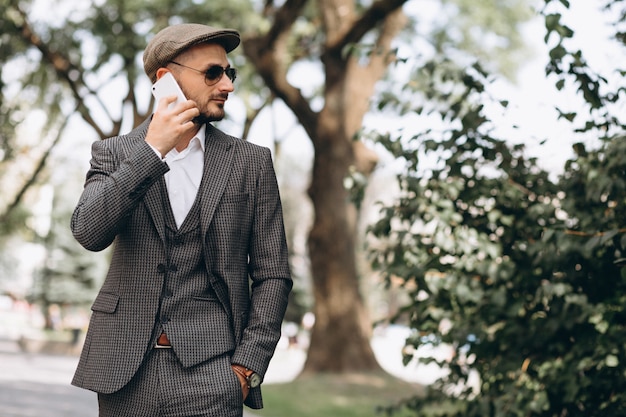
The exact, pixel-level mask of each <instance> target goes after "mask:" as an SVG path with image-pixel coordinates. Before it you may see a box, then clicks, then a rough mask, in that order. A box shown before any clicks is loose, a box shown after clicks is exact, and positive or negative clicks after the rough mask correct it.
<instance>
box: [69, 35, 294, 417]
mask: <svg viewBox="0 0 626 417" xmlns="http://www.w3.org/2000/svg"><path fill="white" fill-rule="evenodd" d="M239 42H240V38H239V34H238V33H237V32H236V31H234V30H230V29H225V30H223V29H215V28H212V27H209V26H205V25H199V24H181V25H175V26H170V27H168V28H166V29H164V30H162V31H161V32H159V33H158V34H157V35H156V36H154V38H153V39H152V40H151V41H150V42H149V44H148V46H147V47H146V50H145V52H144V56H143V60H144V69H145V71H146V74H147V75H148V77H150V79H151V80H152V82H155V81H156V80H157V79H160V78H161V77H163V75H164V74H166V73H168V72H171V73H172V75H173V76H174V78H175V79H176V80H177V81H178V84H179V85H180V87H181V89H182V91H183V93H184V94H185V96H186V98H187V99H188V100H187V101H182V102H179V103H176V104H173V103H174V102H175V101H176V97H175V96H172V97H166V98H164V99H162V100H160V101H159V103H158V104H157V107H156V110H155V112H154V114H153V115H152V117H151V118H150V119H149V120H146V121H145V122H144V123H142V124H141V125H140V126H138V127H137V128H135V129H134V130H132V131H131V132H130V133H128V134H126V135H122V136H117V137H113V138H109V139H107V140H104V141H98V142H96V143H94V144H93V147H92V160H91V168H90V169H89V172H88V173H87V179H86V182H85V188H84V190H83V194H82V196H81V198H80V200H79V202H78V205H77V207H76V209H75V211H74V214H73V216H72V224H71V227H72V232H73V234H74V236H75V238H76V239H77V240H78V241H79V242H80V243H81V244H82V245H83V246H84V247H85V248H86V249H89V250H92V251H99V250H102V249H104V248H106V247H108V246H109V245H111V244H113V253H112V259H111V264H110V268H109V272H108V274H107V276H106V279H105V281H104V284H103V286H102V288H101V289H100V292H99V294H98V296H97V297H96V299H95V301H94V303H93V306H92V308H91V309H92V316H91V320H90V325H89V330H88V332H87V336H86V340H85V345H84V348H83V351H82V354H81V357H80V362H79V364H78V368H77V370H76V374H75V375H74V379H73V381H72V384H74V385H77V386H79V387H82V388H86V389H89V390H92V391H96V392H97V393H98V404H99V410H100V416H115V417H123V416H128V417H141V416H146V417H147V416H150V417H154V416H168V417H179V416H180V417H182V416H185V417H187V416H215V417H231V416H232V417H235V416H241V415H242V412H243V403H244V401H245V404H246V405H248V406H250V407H252V408H261V407H262V406H263V404H262V399H261V390H260V387H259V384H260V382H261V380H262V379H263V376H264V374H265V371H266V370H267V367H268V363H269V361H270V359H271V357H272V355H273V353H274V349H275V347H276V344H277V342H278V339H279V337H280V327H281V322H282V319H283V316H284V313H285V309H286V305H287V296H288V294H289V291H290V290H291V284H292V282H291V277H290V273H289V267H288V259H287V246H286V242H285V233H284V227H283V218H282V209H281V203H280V197H279V193H278V186H277V183H276V177H275V173H274V169H273V165H272V160H271V155H270V152H269V150H268V149H266V148H262V147H259V146H256V145H253V144H251V143H248V142H245V141H242V140H239V139H236V138H233V137H231V136H228V135H226V134H225V133H223V132H221V131H220V130H218V129H216V128H215V127H213V126H212V125H211V124H210V123H208V122H211V121H217V120H220V119H222V118H223V117H224V103H225V102H226V100H227V99H228V94H229V93H231V92H232V91H233V90H234V87H233V81H234V79H235V70H234V69H232V68H230V66H229V63H228V59H227V55H226V54H227V53H228V52H230V51H232V50H233V49H234V48H236V47H237V46H238V45H239ZM170 105H171V106H170Z"/></svg>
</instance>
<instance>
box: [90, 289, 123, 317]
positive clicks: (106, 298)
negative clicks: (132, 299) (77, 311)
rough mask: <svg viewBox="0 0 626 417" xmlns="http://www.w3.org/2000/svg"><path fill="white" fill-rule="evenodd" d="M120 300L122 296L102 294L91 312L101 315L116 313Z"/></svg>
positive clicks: (97, 298)
mask: <svg viewBox="0 0 626 417" xmlns="http://www.w3.org/2000/svg"><path fill="white" fill-rule="evenodd" d="M119 300H120V296H119V295H117V294H111V293H107V292H101V293H100V294H98V296H97V297H96V299H95V301H94V302H93V304H92V306H91V310H92V311H98V312H100V313H109V314H111V313H115V310H116V309H117V304H118V302H119Z"/></svg>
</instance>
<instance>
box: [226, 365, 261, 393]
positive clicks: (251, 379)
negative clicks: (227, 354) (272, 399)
mask: <svg viewBox="0 0 626 417" xmlns="http://www.w3.org/2000/svg"><path fill="white" fill-rule="evenodd" d="M233 369H234V370H235V372H237V373H238V374H239V375H241V376H243V377H244V379H245V380H246V382H247V383H248V388H256V387H258V386H259V385H261V376H260V375H259V374H257V373H256V372H254V371H253V370H252V369H248V368H246V367H244V366H241V365H233Z"/></svg>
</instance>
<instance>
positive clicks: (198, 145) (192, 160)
mask: <svg viewBox="0 0 626 417" xmlns="http://www.w3.org/2000/svg"><path fill="white" fill-rule="evenodd" d="M205 132H206V126H205V125H202V127H201V128H200V130H198V133H196V136H194V137H193V138H192V139H191V141H189V145H188V146H187V147H186V148H185V149H183V150H182V151H181V152H178V151H177V150H176V148H174V149H172V150H171V151H169V152H168V153H167V155H165V158H163V161H165V162H166V163H167V165H168V166H169V168H170V170H169V171H168V172H166V173H165V185H166V187H167V195H168V197H169V199H170V205H171V207H172V212H173V213H174V219H175V220H176V226H177V227H180V225H181V224H183V222H184V221H185V217H187V214H188V213H189V210H190V209H191V206H193V203H194V201H195V199H196V195H197V194H198V188H200V181H201V180H202V172H203V170H204V137H205ZM153 149H154V148H153ZM155 151H156V150H155ZM156 152H157V154H158V151H156Z"/></svg>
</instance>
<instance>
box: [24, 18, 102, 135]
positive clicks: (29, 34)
mask: <svg viewBox="0 0 626 417" xmlns="http://www.w3.org/2000/svg"><path fill="white" fill-rule="evenodd" d="M14 7H15V10H16V11H17V12H18V13H19V15H20V19H21V22H15V21H13V23H14V24H15V28H16V30H17V32H19V34H20V36H21V37H22V38H23V39H24V40H25V41H26V42H27V43H28V44H30V45H32V46H34V47H35V48H37V49H38V50H39V51H40V52H41V54H42V56H43V58H44V59H45V60H47V61H48V62H50V64H51V65H52V67H53V68H54V70H55V72H56V73H57V75H58V76H59V78H61V79H63V80H65V82H67V84H68V86H69V88H70V90H71V91H72V94H73V96H74V98H75V99H76V103H77V108H76V109H77V111H78V112H79V113H80V115H81V117H82V118H83V119H84V120H85V121H86V122H87V123H88V124H89V125H90V126H91V127H92V128H93V129H94V130H95V131H96V132H97V133H98V135H99V136H100V137H104V136H106V134H105V133H104V132H103V131H102V129H100V127H99V126H98V124H97V123H96V121H95V120H94V119H93V118H92V117H91V114H90V111H89V108H87V106H86V105H85V102H84V98H83V97H82V96H81V94H80V89H81V88H85V89H86V90H87V91H88V92H89V94H90V95H93V96H94V97H95V98H96V99H97V100H98V101H99V102H100V99H99V98H98V95H97V94H96V93H95V92H94V91H93V90H91V89H90V88H89V87H88V86H87V84H86V83H85V82H84V80H83V79H82V74H83V71H82V69H81V68H78V67H77V66H76V65H74V64H73V63H72V62H71V61H70V60H69V59H67V58H66V57H64V56H63V55H62V54H60V53H59V52H56V51H52V50H51V49H50V48H49V47H48V45H47V44H46V43H45V42H43V41H42V39H41V38H40V37H39V36H38V35H37V34H36V33H35V31H34V30H33V28H32V27H31V25H30V23H29V22H28V16H27V15H26V13H25V12H24V11H23V10H22V9H20V8H19V7H18V6H14ZM73 72H75V73H76V74H79V76H78V77H75V76H71V75H70V73H73ZM78 81H80V82H78ZM100 104H101V105H102V102H100ZM102 107H103V109H104V111H105V113H106V114H107V116H108V117H109V118H111V115H110V114H109V113H108V110H107V108H106V106H104V105H102ZM111 120H112V118H111Z"/></svg>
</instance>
